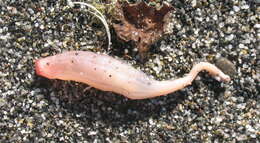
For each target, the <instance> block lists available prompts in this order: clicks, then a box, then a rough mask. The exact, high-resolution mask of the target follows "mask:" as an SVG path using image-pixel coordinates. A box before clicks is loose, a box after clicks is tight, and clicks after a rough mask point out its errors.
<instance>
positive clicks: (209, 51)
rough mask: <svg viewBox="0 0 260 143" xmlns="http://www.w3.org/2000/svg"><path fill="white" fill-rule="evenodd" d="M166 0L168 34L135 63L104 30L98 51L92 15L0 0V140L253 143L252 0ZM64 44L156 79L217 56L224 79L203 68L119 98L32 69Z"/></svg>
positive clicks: (259, 135) (255, 18)
mask: <svg viewBox="0 0 260 143" xmlns="http://www.w3.org/2000/svg"><path fill="white" fill-rule="evenodd" d="M168 2H170V3H172V5H173V6H174V8H175V11H174V13H173V21H172V31H173V33H172V34H170V35H169V36H166V37H164V38H163V39H162V40H161V41H159V42H157V43H156V44H154V45H153V46H152V47H151V49H150V52H149V53H148V55H149V56H148V57H149V58H148V60H147V61H146V62H145V63H141V62H140V61H139V60H138V57H137V56H136V55H137V50H136V49H135V48H133V47H131V46H130V45H128V44H125V43H121V42H120V41H117V40H116V37H115V33H114V32H113V31H112V35H113V41H112V42H113V45H112V47H113V48H112V49H111V50H110V51H108V49H107V48H106V43H107V42H106V33H105V30H104V28H103V27H102V24H101V23H100V22H99V21H98V20H97V19H96V18H94V17H92V16H91V15H90V14H88V13H87V12H86V11H85V10H84V9H81V10H79V9H77V8H74V9H71V8H70V7H68V6H67V3H66V1H64V0H57V1H56V0H47V1H44V0H20V1H15V0H0V47H1V48H0V66H1V68H0V110H1V112H0V142H50V143H54V142H116V143H117V142H260V96H259V89H260V87H259V86H260V85H259V79H260V67H259V65H260V61H259V51H260V45H259V44H260V41H259V40H260V23H259V19H260V15H259V13H260V7H259V2H258V1H257V0H255V1H254V0H229V1H226V0H218V1H217V0H201V1H199V0H185V1H181V0H175V1H172V0H168ZM123 47H124V48H123ZM67 50H88V51H94V52H106V53H109V55H111V56H113V57H118V58H121V59H124V60H126V61H128V62H129V63H131V64H133V65H134V66H135V67H136V68H140V69H141V70H143V71H144V72H146V73H147V74H149V75H151V76H153V77H154V78H156V79H158V80H166V79H170V78H176V77H180V76H183V75H184V74H185V73H187V72H188V71H189V70H190V69H191V67H192V65H193V64H194V63H196V62H199V61H208V62H211V63H219V62H218V59H219V58H225V59H226V60H228V64H227V65H226V66H224V69H223V70H225V68H226V69H227V71H228V72H229V73H232V75H231V76H232V82H230V83H220V82H218V81H216V80H214V79H213V78H211V77H210V76H209V75H208V74H207V73H206V72H203V73H201V74H200V76H198V78H197V79H196V80H195V81H194V82H193V84H192V85H191V86H189V87H187V88H185V89H183V90H181V91H178V92H175V93H172V94H169V95H167V96H162V97H158V98H153V99H147V100H129V99H126V98H125V97H122V96H119V95H116V94H114V93H111V92H103V91H100V90H96V89H94V88H89V87H88V86H87V85H84V84H81V83H75V82H68V81H66V82H65V81H59V80H48V79H45V78H42V77H38V76H36V75H35V71H34V60H35V59H38V58H40V57H44V56H48V55H53V54H55V53H60V52H62V51H67ZM224 61H225V60H224ZM220 65H221V64H220ZM230 69H235V70H236V71H235V72H234V71H230Z"/></svg>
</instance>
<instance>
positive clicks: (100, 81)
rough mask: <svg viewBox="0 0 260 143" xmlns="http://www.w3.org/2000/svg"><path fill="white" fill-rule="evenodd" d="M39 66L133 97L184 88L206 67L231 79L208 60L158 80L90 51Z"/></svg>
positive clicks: (46, 73) (53, 75)
mask: <svg viewBox="0 0 260 143" xmlns="http://www.w3.org/2000/svg"><path fill="white" fill-rule="evenodd" d="M35 70H36V74H37V75H40V76H43V77H46V78H49V79H61V80H73V81H77V82H82V83H86V84H88V85H90V86H92V87H95V88H97V89H100V90H104V91H112V92H116V93H119V94H122V95H124V96H126V97H128V98H130V99H145V98H152V97H156V96H161V95H166V94H168V93H171V92H175V91H177V90H180V89H182V88H184V87H186V86H188V85H190V84H191V82H192V81H193V80H194V79H195V77H196V76H197V74H198V73H199V72H200V71H202V70H206V71H208V72H209V73H210V74H211V75H212V76H214V77H215V78H216V79H218V80H221V81H226V82H228V81H230V77H229V76H228V75H226V74H224V73H223V72H222V71H221V70H220V69H218V68H217V67H216V66H214V65H213V64H210V63H207V62H201V63H198V64H196V65H195V66H194V67H193V68H192V69H191V71H190V72H189V73H188V74H187V75H186V76H184V77H182V78H178V79H174V80H165V81H157V80H155V79H153V78H150V77H149V76H147V75H146V74H145V73H143V72H142V71H140V70H137V69H135V68H133V67H132V66H130V65H129V64H126V63H124V62H123V61H121V60H118V59H115V58H112V57H110V56H108V55H105V54H96V53H93V52H87V51H69V52H64V53H62V54H57V55H54V56H50V57H46V58H42V59H38V60H36V62H35Z"/></svg>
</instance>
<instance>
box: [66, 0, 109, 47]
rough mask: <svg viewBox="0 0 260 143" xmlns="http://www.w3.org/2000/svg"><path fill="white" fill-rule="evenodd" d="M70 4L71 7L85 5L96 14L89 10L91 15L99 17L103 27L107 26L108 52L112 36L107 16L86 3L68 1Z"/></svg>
mask: <svg viewBox="0 0 260 143" xmlns="http://www.w3.org/2000/svg"><path fill="white" fill-rule="evenodd" d="M68 4H69V5H70V6H71V7H73V6H74V4H79V5H84V6H86V7H88V8H90V9H91V10H93V11H94V12H92V11H90V10H88V12H89V13H91V14H93V15H94V16H95V17H97V18H98V19H99V20H100V21H101V22H102V23H103V25H104V26H105V29H106V33H107V38H108V50H109V49H110V46H111V34H110V30H109V26H108V23H107V21H106V19H105V16H104V15H103V14H102V13H101V12H100V11H99V10H98V9H96V8H95V7H94V6H93V5H91V4H88V3H85V2H72V1H71V0H68Z"/></svg>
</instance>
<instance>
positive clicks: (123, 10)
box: [113, 1, 173, 56]
mask: <svg viewBox="0 0 260 143" xmlns="http://www.w3.org/2000/svg"><path fill="white" fill-rule="evenodd" d="M172 10H173V7H172V6H171V5H169V4H166V3H163V4H162V6H161V8H159V9H157V8H156V7H153V6H149V5H147V4H146V3H145V2H139V3H135V4H130V3H127V2H119V1H118V2H117V4H116V9H115V15H114V16H115V21H114V24H113V27H114V29H115V31H116V33H117V36H118V37H119V38H120V39H121V40H123V41H125V42H128V41H133V42H134V43H135V44H136V46H137V48H138V50H139V54H141V56H142V55H144V53H145V52H147V51H148V48H149V46H150V45H151V44H153V43H155V42H156V41H157V40H159V39H160V38H161V37H162V36H163V35H164V34H165V33H166V32H165V29H166V28H167V27H168V24H169V23H170V11H172Z"/></svg>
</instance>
